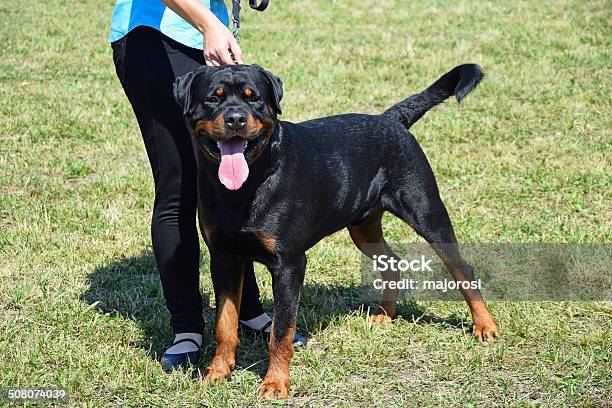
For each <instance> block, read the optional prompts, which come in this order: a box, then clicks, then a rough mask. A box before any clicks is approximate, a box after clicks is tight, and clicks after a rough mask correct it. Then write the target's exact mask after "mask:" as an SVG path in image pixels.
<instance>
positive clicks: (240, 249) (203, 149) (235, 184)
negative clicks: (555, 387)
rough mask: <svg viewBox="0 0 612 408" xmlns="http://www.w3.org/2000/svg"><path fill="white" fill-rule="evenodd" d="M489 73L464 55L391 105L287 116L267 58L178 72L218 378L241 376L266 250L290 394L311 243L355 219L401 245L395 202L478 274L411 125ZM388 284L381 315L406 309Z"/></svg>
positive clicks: (363, 240) (367, 232)
mask: <svg viewBox="0 0 612 408" xmlns="http://www.w3.org/2000/svg"><path fill="white" fill-rule="evenodd" d="M482 78H483V73H482V71H481V69H480V67H479V66H478V65H474V64H465V65H460V66H457V67H456V68H454V69H452V70H451V71H449V72H448V73H446V74H444V75H443V76H442V77H440V78H439V79H438V80H437V81H436V82H435V83H434V84H433V85H431V86H430V87H429V88H427V89H426V90H424V91H423V92H421V93H419V94H416V95H413V96H411V97H409V98H407V99H405V100H404V101H402V102H400V103H398V104H396V105H394V106H392V107H391V108H389V109H388V110H386V111H385V112H384V113H382V114H380V115H365V114H355V113H351V114H345V115H338V116H330V117H325V118H320V119H314V120H309V121H306V122H302V123H291V122H285V121H281V120H279V119H278V115H280V114H281V106H280V102H281V99H282V97H283V86H282V82H281V80H280V79H279V78H277V77H276V76H274V75H273V74H271V73H270V72H268V71H266V70H265V69H263V68H261V67H259V66H257V65H232V66H223V67H201V68H199V69H198V70H196V71H194V72H191V73H189V74H187V75H185V76H183V77H181V78H178V79H177V81H176V83H175V86H174V95H175V98H176V100H177V102H178V104H179V105H180V106H181V107H182V109H183V112H184V116H185V121H186V123H187V126H188V128H189V129H190V132H191V133H192V136H193V138H194V140H195V143H196V145H197V147H198V150H199V154H200V157H199V160H200V168H199V176H198V188H199V211H198V213H199V222H200V229H201V231H202V234H203V236H204V240H205V241H206V244H207V245H208V248H209V250H210V269H211V274H212V280H213V285H214V290H215V300H216V309H217V315H216V325H215V336H216V341H217V345H216V353H215V356H214V358H213V361H212V363H211V364H210V366H209V367H208V369H207V372H206V376H205V379H206V380H213V379H219V378H229V377H230V376H231V370H232V366H233V365H234V363H235V351H236V347H237V346H238V334H237V329H238V311H239V309H240V299H241V289H242V280H243V273H244V269H245V266H246V265H247V263H249V262H253V261H257V262H260V263H263V264H264V265H266V266H267V267H268V269H269V270H270V272H271V274H272V287H273V295H274V317H273V324H272V331H271V336H270V340H269V351H270V359H269V366H268V371H267V373H266V376H265V378H264V380H263V383H262V385H261V386H260V388H259V393H260V394H261V395H262V396H264V397H266V398H275V397H280V398H283V397H287V395H288V391H289V363H290V360H291V357H292V355H293V347H292V339H293V336H294V333H295V328H296V315H297V312H298V304H299V299H300V290H301V287H302V284H303V281H304V273H305V270H306V255H305V252H306V250H308V249H309V248H310V247H312V246H313V245H315V244H316V243H317V242H319V241H320V240H321V239H322V238H323V237H325V236H327V235H330V234H333V233H334V232H336V231H338V230H340V229H342V228H347V229H348V232H349V234H350V236H351V238H352V240H353V242H354V243H355V245H356V246H357V248H359V249H360V250H361V251H362V252H364V253H365V254H366V255H367V256H371V257H372V256H374V255H378V254H376V253H372V252H373V251H372V250H368V249H367V248H370V247H372V246H370V245H366V244H367V243H375V244H379V245H377V246H373V247H375V248H382V249H381V250H380V251H376V252H382V253H384V254H386V255H387V256H390V257H396V255H395V254H393V252H392V251H391V249H390V248H389V247H388V246H387V245H386V243H385V240H384V238H383V232H382V227H381V219H382V216H383V213H384V212H385V211H388V212H390V213H392V214H394V215H395V216H397V217H399V218H400V219H402V220H403V221H405V222H406V223H408V224H409V225H410V226H411V227H412V228H413V229H414V230H415V231H416V232H417V233H418V234H419V235H421V236H422V237H423V238H424V239H425V240H427V242H429V243H430V244H431V246H432V247H433V248H434V250H435V251H436V253H437V254H438V255H439V256H440V258H441V259H442V260H443V262H444V263H445V265H446V267H447V268H448V270H449V271H450V273H451V274H452V276H453V277H454V279H455V280H457V281H466V280H467V281H473V280H474V275H473V272H472V268H471V267H470V265H468V264H467V263H466V262H465V261H464V260H463V259H462V258H461V255H460V253H459V248H458V245H457V240H456V238H455V234H454V232H453V227H452V224H451V220H450V218H449V216H448V213H447V211H446V208H445V206H444V204H443V203H442V200H441V199H440V195H439V192H438V187H437V184H436V180H435V178H434V174H433V172H432V169H431V167H430V165H429V163H428V161H427V158H426V157H425V154H424V153H423V150H421V147H420V146H419V144H418V143H417V141H416V139H415V137H414V136H413V135H412V134H411V133H410V132H409V129H410V127H411V126H412V125H413V124H414V123H415V122H416V121H417V120H419V119H420V118H421V117H422V116H423V115H424V114H425V113H426V112H427V111H428V110H429V109H431V108H432V107H434V106H435V105H437V104H439V103H441V102H443V101H444V100H445V99H447V98H449V97H450V96H452V95H455V97H456V98H457V100H458V101H461V99H462V98H463V97H464V96H466V95H467V94H468V93H469V92H470V91H472V90H473V89H474V88H475V87H476V85H477V84H478V83H479V82H480V80H481V79H482ZM380 255H382V254H380ZM396 258H397V257H396ZM396 278H397V276H393V275H387V276H383V279H385V280H393V279H396ZM386 292H387V293H383V299H382V300H381V302H380V304H379V306H378V308H377V310H376V311H375V313H374V314H373V316H372V317H371V318H372V319H373V320H374V321H378V322H384V321H386V320H388V319H390V318H392V317H393V316H394V314H395V299H396V297H397V296H396V295H397V293H393V291H389V290H387V291H386ZM462 293H463V296H464V297H465V299H466V301H467V303H468V305H469V308H470V310H471V313H472V319H473V322H474V326H473V330H474V335H475V336H476V337H477V338H478V339H479V340H481V341H489V340H494V339H495V338H497V337H498V336H499V329H498V326H497V324H496V323H495V320H494V319H493V317H492V316H491V313H490V312H489V310H488V309H487V306H486V305H485V303H484V300H483V298H482V296H481V294H480V292H479V291H478V290H477V289H463V290H462Z"/></svg>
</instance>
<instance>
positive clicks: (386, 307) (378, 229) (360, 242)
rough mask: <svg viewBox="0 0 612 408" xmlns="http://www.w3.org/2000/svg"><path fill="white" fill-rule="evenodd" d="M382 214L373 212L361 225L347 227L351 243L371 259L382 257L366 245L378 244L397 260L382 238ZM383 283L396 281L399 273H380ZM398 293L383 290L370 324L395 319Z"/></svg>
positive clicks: (395, 290)
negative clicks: (375, 256)
mask: <svg viewBox="0 0 612 408" xmlns="http://www.w3.org/2000/svg"><path fill="white" fill-rule="evenodd" d="M383 214H384V212H383V211H382V210H379V211H373V212H372V213H371V214H370V215H369V216H368V218H366V220H365V221H364V223H363V224H362V225H359V226H349V227H348V231H349V234H350V236H351V239H352V240H353V243H354V244H355V246H357V248H359V250H360V251H361V252H362V253H363V254H364V255H366V256H368V257H370V258H372V257H373V256H374V255H382V254H379V253H373V252H371V251H372V249H373V248H368V247H367V244H378V245H379V246H380V247H381V248H382V252H383V253H384V254H385V255H387V256H392V257H394V258H397V259H399V257H398V256H397V255H395V254H394V253H393V251H392V250H391V248H389V245H387V242H386V241H385V238H384V237H383V231H382V217H383ZM381 276H382V278H383V281H387V282H388V281H398V280H399V278H400V276H399V272H394V271H386V272H381ZM398 295H399V291H398V290H397V289H389V288H385V289H383V294H382V298H381V300H380V302H379V304H378V307H377V308H376V310H375V311H374V313H373V314H372V316H370V321H371V322H372V323H388V322H390V321H391V319H393V318H394V317H395V303H396V301H397V297H398Z"/></svg>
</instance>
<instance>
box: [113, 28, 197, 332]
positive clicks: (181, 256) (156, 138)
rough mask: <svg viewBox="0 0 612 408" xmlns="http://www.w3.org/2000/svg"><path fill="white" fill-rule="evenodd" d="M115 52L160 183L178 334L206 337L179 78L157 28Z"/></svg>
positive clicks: (166, 288) (162, 263) (159, 219)
mask: <svg viewBox="0 0 612 408" xmlns="http://www.w3.org/2000/svg"><path fill="white" fill-rule="evenodd" d="M113 51H114V52H113V54H114V59H115V65H116V68H117V75H118V76H119V78H120V80H121V83H122V85H123V88H124V90H125V93H126V95H127V97H128V99H129V100H130V103H131V105H132V108H133V110H134V113H135V115H136V118H137V120H138V124H139V126H140V130H141V133H142V137H143V140H144V143H145V147H146V150H147V155H148V158H149V162H150V164H151V169H152V172H153V178H154V181H155V201H154V206H153V215H152V220H151V237H152V242H153V252H154V254H155V260H156V262H157V266H158V268H159V273H160V278H161V283H162V288H163V292H164V297H165V299H166V304H167V307H168V310H169V311H170V315H171V324H172V329H173V331H174V333H175V334H177V333H186V332H191V333H202V330H203V324H204V322H203V318H202V299H201V295H200V290H199V239H198V235H197V229H196V208H197V188H196V175H197V171H196V162H195V157H194V154H193V150H192V146H191V141H190V137H189V134H188V133H187V129H186V127H185V124H184V121H183V120H182V114H181V112H180V109H179V108H178V106H177V105H176V104H175V103H174V98H173V95H172V85H173V83H174V78H175V76H176V75H175V73H174V71H173V68H172V66H171V64H170V61H169V58H168V55H167V51H166V49H165V47H164V44H163V43H162V41H161V36H160V33H159V32H157V31H155V30H153V29H150V28H144V27H143V28H137V29H135V30H134V31H132V32H131V33H130V34H128V35H127V36H126V37H125V38H124V39H122V40H120V41H119V42H117V43H114V44H113ZM196 66H198V64H197V63H196V62H195V61H194V62H193V68H195V67H196ZM185 72H187V71H185Z"/></svg>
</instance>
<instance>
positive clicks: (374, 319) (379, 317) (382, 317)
mask: <svg viewBox="0 0 612 408" xmlns="http://www.w3.org/2000/svg"><path fill="white" fill-rule="evenodd" d="M391 320H392V319H391V316H389V315H386V314H375V315H372V316H370V322H371V323H373V324H388V323H391Z"/></svg>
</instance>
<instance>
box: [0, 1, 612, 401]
mask: <svg viewBox="0 0 612 408" xmlns="http://www.w3.org/2000/svg"><path fill="white" fill-rule="evenodd" d="M112 3H113V2H112V1H111V0H106V1H103V2H94V1H91V0H82V1H78V2H68V1H63V0H49V1H34V2H27V4H25V3H24V4H21V3H18V2H8V1H5V0H4V1H1V2H0V21H1V24H0V44H2V47H1V48H0V95H1V97H0V388H2V387H16V386H20V387H26V386H27V387H35V386H38V387H40V386H58V387H63V388H66V389H67V390H68V392H69V393H70V403H71V404H73V405H80V406H91V407H94V406H102V405H121V406H211V407H234V406H253V405H257V404H262V405H264V404H265V403H264V402H263V401H259V400H258V399H257V397H256V389H257V386H258V385H259V384H260V382H261V377H262V375H263V373H264V372H265V371H264V370H265V367H266V359H267V351H266V347H265V345H264V344H263V342H262V340H261V339H258V338H256V337H252V336H249V335H246V334H245V335H244V336H242V343H241V346H240V348H239V355H238V364H239V369H238V370H237V371H236V372H235V375H234V378H233V380H232V381H231V382H229V383H227V384H222V385H219V386H216V387H206V386H204V385H202V384H201V383H200V382H199V381H197V380H194V379H193V378H192V376H191V374H190V373H174V374H172V375H167V374H165V373H164V372H162V370H161V368H160V366H159V364H158V362H157V359H158V358H159V356H160V353H161V352H162V351H163V348H164V346H165V345H167V344H168V342H169V341H170V339H171V332H170V329H169V318H168V313H167V312H166V310H165V308H164V302H163V297H162V295H161V288H160V284H159V279H158V275H157V273H156V269H155V264H154V261H153V258H152V254H151V245H150V237H149V218H150V213H151V204H152V193H153V190H152V180H151V177H150V170H149V167H148V164H147V161H146V155H145V151H144V148H143V145H142V142H141V139H140V135H139V132H138V128H137V125H136V121H135V119H134V117H133V115H132V112H131V109H130V106H129V104H128V102H127V99H126V98H125V96H124V94H123V92H122V90H121V87H120V85H119V82H118V80H117V79H116V77H115V75H114V68H113V65H112V58H111V52H110V47H109V46H108V45H107V44H106V42H105V39H106V35H107V30H108V24H109V20H110V15H111V10H112V5H113V4H112ZM611 17H612V7H611V4H610V2H609V1H586V2H581V1H566V0H561V1H556V2H540V1H512V2H510V1H495V2H476V1H455V0H453V1H442V0H433V1H421V0H418V1H399V0H397V1H393V0H388V1H387V0H385V1H373V2H370V3H368V4H367V5H364V2H362V1H357V0H337V1H325V0H310V1H303V0H300V1H297V0H296V1H272V2H271V7H270V9H269V11H267V12H265V13H263V14H255V13H254V12H252V11H246V12H245V13H243V30H242V46H243V49H244V51H245V54H246V60H247V61H246V62H257V63H259V64H261V65H263V66H265V67H267V68H268V69H270V70H271V71H272V72H274V73H276V74H277V75H279V76H280V77H281V78H282V79H283V81H284V83H285V98H284V101H283V111H284V113H285V115H284V118H285V119H287V120H292V121H298V120H303V119H308V118H313V117H317V116H322V115H327V114H333V113H342V112H349V111H356V112H367V113H375V112H380V111H381V110H383V109H385V108H386V107H387V106H389V105H391V104H392V103H394V102H396V101H398V100H400V99H402V98H404V97H406V96H407V95H409V94H411V93H413V92H415V91H419V90H421V89H422V88H423V87H424V86H426V85H429V84H430V83H431V82H432V81H433V80H434V79H435V78H437V77H438V76H439V75H441V74H442V73H444V72H446V71H447V70H448V69H450V68H451V67H453V66H454V65H457V64H459V63H463V62H475V63H478V64H480V65H482V66H483V68H484V69H485V71H486V72H487V73H488V76H487V78H486V80H485V82H483V84H482V85H481V86H480V87H479V88H478V89H477V90H476V91H475V92H474V93H473V94H471V95H470V96H468V97H467V98H466V99H465V101H464V102H463V103H462V105H461V106H459V105H457V104H456V103H455V102H449V103H447V104H446V105H444V106H442V107H439V108H437V109H435V110H434V111H433V112H431V113H429V114H428V115H427V116H426V117H425V118H424V119H423V120H421V121H420V122H419V123H418V124H417V125H415V126H414V127H413V131H414V133H415V135H416V136H417V138H418V140H419V141H420V142H421V144H422V146H423V149H424V150H425V152H426V153H427V155H428V157H429V159H430V161H431V163H432V166H433V168H434V171H435V173H436V175H437V178H438V182H439V185H440V190H441V192H442V196H443V199H444V200H445V202H446V204H447V207H448V209H449V212H450V214H451V217H452V218H453V220H454V223H455V229H456V231H457V235H458V238H459V240H460V241H461V242H482V243H495V242H528V243H529V242H533V243H546V242H556V243H557V242H571V243H602V242H605V243H609V242H610V240H611V228H610V227H611V225H612V221H611V220H612V217H611V215H612V211H611V206H610V203H611V198H612V197H611V195H612V193H611V192H612V190H611V184H612V183H611V171H610V168H611V167H610V164H611V160H610V159H611V152H612V143H611V141H612V140H611V137H610V129H611V118H612V108H611V100H610V85H611V81H610V78H611V77H612V69H611V58H610V49H611V46H612V30H611V25H610V21H611ZM385 228H386V232H387V236H388V237H389V241H391V242H402V241H403V242H414V241H418V240H419V239H418V237H417V236H416V235H415V234H414V233H413V232H412V231H411V230H410V229H409V228H408V227H406V226H404V225H403V224H401V223H400V222H398V221H397V220H395V219H392V218H388V219H386V220H385ZM308 257H309V266H308V272H307V277H306V286H305V288H304V292H303V296H302V301H301V309H300V314H299V321H298V327H299V330H301V331H302V332H303V333H306V334H308V336H309V337H310V343H309V346H308V348H306V349H305V350H302V351H300V352H298V353H296V356H295V358H294V360H293V361H294V364H293V368H292V379H293V385H292V391H291V393H292V396H291V398H290V399H289V400H288V401H287V402H285V403H286V404H289V405H295V406H308V407H310V406H315V407H317V406H320V407H323V406H325V407H332V406H346V407H353V406H359V407H370V406H372V407H403V406H432V407H433V406H443V407H450V406H457V407H464V406H489V407H493V406H516V407H523V406H551V407H558V406H576V407H589V406H593V407H595V406H597V407H599V406H612V396H611V395H612V374H611V372H612V357H611V355H610V350H611V348H612V341H611V338H612V319H611V317H612V305H611V304H610V303H604V302H600V303H596V302H582V303H576V302H531V303H529V302H492V303H491V304H490V306H491V309H492V312H493V314H494V315H495V316H496V318H497V321H498V323H499V324H500V326H501V330H502V335H503V338H502V340H501V341H499V342H498V343H495V344H489V345H481V344H478V343H477V342H475V341H474V340H472V339H471V337H470V335H469V330H470V318H469V313H468V310H467V307H466V306H465V304H463V303H459V302H422V303H419V304H418V305H415V304H410V303H405V304H403V305H402V306H401V308H400V314H401V315H402V317H401V318H399V319H397V320H396V321H395V322H394V323H393V324H391V325H389V326H384V327H372V326H370V325H368V324H367V323H366V319H365V312H364V311H363V310H362V311H360V310H359V307H358V306H359V295H358V293H356V289H355V287H356V285H358V284H359V282H360V276H359V261H360V258H359V254H358V252H357V251H356V250H355V249H354V248H353V245H352V244H351V243H350V239H349V238H348V235H347V234H346V233H344V232H342V233H338V234H336V235H334V236H332V237H329V238H328V239H326V240H324V241H323V242H321V243H320V244H318V245H317V246H316V247H315V248H313V249H312V250H311V251H310V252H309V254H308ZM207 259H208V254H207V253H206V252H205V251H204V253H203V262H202V290H203V292H204V293H205V294H207V299H208V298H212V294H211V283H210V277H209V272H208V266H207ZM258 280H259V282H260V284H261V288H262V291H263V293H264V298H265V302H266V306H267V307H268V308H271V302H272V299H271V288H270V278H269V275H268V273H267V271H265V270H263V268H261V267H259V269H258ZM211 306H212V304H211ZM206 319H207V321H208V322H210V323H211V324H208V325H207V329H206V333H205V338H206V339H207V340H206V341H205V343H208V344H209V346H207V347H206V348H205V353H204V358H203V362H202V366H203V367H205V366H206V364H207V363H208V362H209V361H210V359H211V356H212V353H213V347H214V337H213V336H212V322H213V310H212V309H210V308H209V309H207V310H206ZM5 402H6V401H0V406H1V405H3V404H5ZM281 404H283V403H281Z"/></svg>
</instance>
